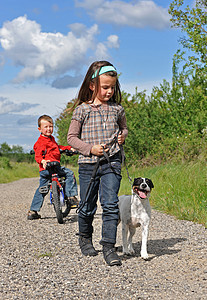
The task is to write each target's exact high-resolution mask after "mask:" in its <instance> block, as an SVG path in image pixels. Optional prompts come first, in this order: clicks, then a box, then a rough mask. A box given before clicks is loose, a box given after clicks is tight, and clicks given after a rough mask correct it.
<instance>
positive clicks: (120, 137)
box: [118, 132, 125, 145]
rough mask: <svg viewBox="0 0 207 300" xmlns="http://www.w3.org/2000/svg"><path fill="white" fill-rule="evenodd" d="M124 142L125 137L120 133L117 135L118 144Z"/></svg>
mask: <svg viewBox="0 0 207 300" xmlns="http://www.w3.org/2000/svg"><path fill="white" fill-rule="evenodd" d="M124 141H125V136H124V135H123V133H122V132H121V133H120V134H119V135H118V144H119V145H121V144H123V143H124Z"/></svg>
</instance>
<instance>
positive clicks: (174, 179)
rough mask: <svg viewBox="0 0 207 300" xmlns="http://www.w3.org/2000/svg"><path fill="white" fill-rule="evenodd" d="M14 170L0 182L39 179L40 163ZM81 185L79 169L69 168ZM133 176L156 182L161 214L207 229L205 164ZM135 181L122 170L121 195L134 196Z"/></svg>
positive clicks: (132, 171) (155, 203)
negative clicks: (29, 178) (191, 222)
mask: <svg viewBox="0 0 207 300" xmlns="http://www.w3.org/2000/svg"><path fill="white" fill-rule="evenodd" d="M10 164H11V168H8V169H7V168H0V171H1V172H0V183H7V182H11V181H15V180H18V179H21V178H26V177H27V178H28V177H38V176H39V170H38V165H37V164H28V163H10ZM69 167H70V168H71V169H72V170H73V172H74V173H75V176H76V178H77V182H78V168H77V167H71V166H69ZM129 175H130V177H131V179H132V180H133V179H134V178H135V177H148V178H150V179H152V181H153V183H154V186H155V188H154V189H153V190H152V193H151V197H150V203H151V206H152V207H153V208H154V209H156V210H159V211H162V212H165V213H167V214H170V215H174V216H175V217H176V218H178V219H183V220H189V221H193V222H196V223H200V224H203V225H204V226H205V227H206V228H207V214H206V210H207V183H206V182H207V166H206V163H205V162H204V161H199V160H198V161H195V162H191V163H182V164H166V165H159V166H155V167H147V168H139V167H137V168H136V167H131V168H129ZM131 184H132V183H131V182H130V181H129V179H128V176H127V172H126V168H125V167H123V168H122V182H121V187H120V192H119V194H120V195H123V194H131Z"/></svg>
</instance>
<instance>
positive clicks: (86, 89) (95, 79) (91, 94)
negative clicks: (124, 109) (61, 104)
mask: <svg viewBox="0 0 207 300" xmlns="http://www.w3.org/2000/svg"><path fill="white" fill-rule="evenodd" d="M104 66H112V67H113V65H112V64H111V63H110V62H108V61H104V60H103V61H95V62H93V63H92V64H91V65H90V67H89V69H88V71H87V73H86V76H85V78H84V80H83V83H82V85H81V87H80V90H79V93H78V98H77V100H76V101H75V103H74V106H73V107H72V109H73V108H74V107H75V106H76V105H80V104H81V103H83V102H89V101H92V102H93V101H94V99H95V97H96V95H97V93H98V88H99V84H100V83H99V76H98V74H99V71H100V69H101V68H102V67H104ZM94 74H97V76H94ZM104 74H105V75H107V76H112V77H117V72H116V71H109V72H106V73H104ZM91 83H93V84H94V86H95V89H94V91H92V90H91V89H90V84H91ZM111 101H112V102H115V103H117V104H120V103H121V89H120V84H119V80H118V78H117V81H116V86H115V89H114V94H113V96H112V97H111Z"/></svg>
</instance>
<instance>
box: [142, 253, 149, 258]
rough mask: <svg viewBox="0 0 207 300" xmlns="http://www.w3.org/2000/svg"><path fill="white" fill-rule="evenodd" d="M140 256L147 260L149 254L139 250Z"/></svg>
mask: <svg viewBox="0 0 207 300" xmlns="http://www.w3.org/2000/svg"><path fill="white" fill-rule="evenodd" d="M141 258H142V259H144V260H147V259H148V258H149V256H148V254H147V253H146V252H141Z"/></svg>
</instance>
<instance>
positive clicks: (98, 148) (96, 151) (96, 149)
mask: <svg viewBox="0 0 207 300" xmlns="http://www.w3.org/2000/svg"><path fill="white" fill-rule="evenodd" d="M103 150H104V151H105V152H107V151H109V148H106V145H103V144H101V145H94V146H93V147H92V148H91V154H93V155H96V156H102V155H103Z"/></svg>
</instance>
